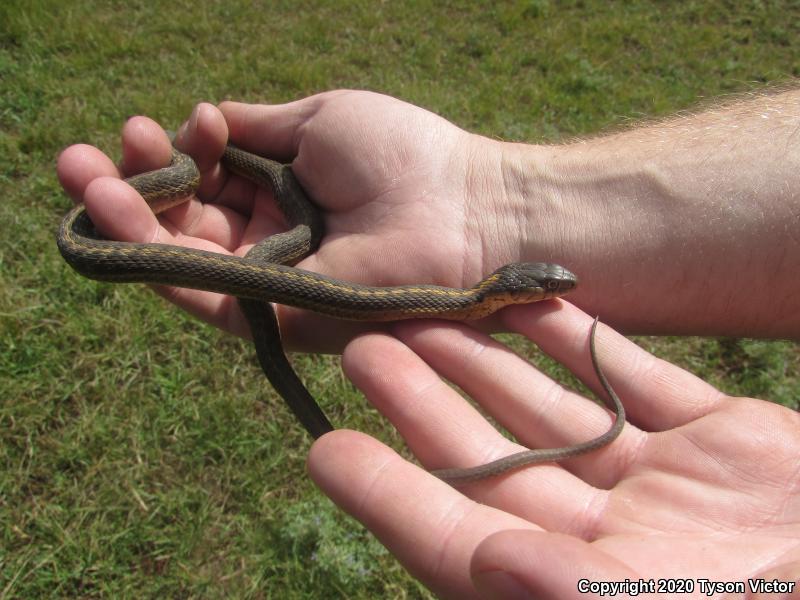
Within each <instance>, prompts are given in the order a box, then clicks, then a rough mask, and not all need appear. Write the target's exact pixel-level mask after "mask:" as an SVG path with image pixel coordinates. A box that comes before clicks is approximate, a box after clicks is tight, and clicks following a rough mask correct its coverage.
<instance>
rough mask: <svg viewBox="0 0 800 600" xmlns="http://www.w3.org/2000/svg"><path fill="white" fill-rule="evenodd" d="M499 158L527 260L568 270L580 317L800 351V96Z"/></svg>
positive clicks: (511, 149)
mask: <svg viewBox="0 0 800 600" xmlns="http://www.w3.org/2000/svg"><path fill="white" fill-rule="evenodd" d="M504 155H505V160H504V165H503V167H504V169H506V170H507V171H511V172H512V173H514V175H513V176H511V177H509V175H508V174H506V176H505V179H506V180H507V181H508V180H514V178H515V177H516V176H517V175H519V177H517V179H516V180H517V181H519V182H521V183H520V184H519V186H518V189H517V191H518V192H519V197H520V198H521V199H522V201H523V202H524V203H525V206H526V207H527V220H528V227H527V233H528V239H527V240H525V241H524V245H523V248H524V250H523V253H524V254H525V256H523V258H525V259H534V258H536V257H540V258H547V259H552V260H557V261H560V262H562V263H563V264H565V265H567V266H569V268H570V269H572V270H573V271H574V272H575V273H577V274H578V276H579V278H580V279H581V285H580V289H579V291H577V292H576V293H575V295H574V296H572V299H573V300H574V301H575V303H576V304H578V305H580V306H581V307H583V308H584V309H586V310H588V311H589V312H591V313H593V314H595V313H596V314H599V315H600V316H601V317H602V318H603V319H604V320H606V321H608V322H610V323H611V324H613V325H616V326H617V327H619V328H620V329H622V330H623V331H627V332H631V333H690V334H711V335H717V334H722V335H746V336H758V337H793V338H800V277H798V273H800V91H794V92H787V93H783V94H779V95H775V96H765V97H759V98H755V99H753V100H749V101H747V102H742V103H739V104H735V105H732V106H727V107H722V108H719V109H717V110H710V111H707V112H704V113H702V114H699V115H694V116H688V117H683V118H678V119H674V120H671V121H668V122H664V123H660V124H657V125H653V126H649V127H645V128H641V129H636V130H632V131H627V132H623V133H620V134H616V135H611V136H608V137H603V138H598V139H590V140H586V141H581V142H578V143H573V144H570V145H566V146H553V147H531V146H520V145H511V146H508V147H507V149H506V151H505V153H504ZM523 173H524V176H523V175H522V174H523ZM512 195H513V194H512Z"/></svg>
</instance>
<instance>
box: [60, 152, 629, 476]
mask: <svg viewBox="0 0 800 600" xmlns="http://www.w3.org/2000/svg"><path fill="white" fill-rule="evenodd" d="M222 164H223V165H224V166H225V167H226V168H227V169H228V170H229V171H231V172H233V173H236V174H239V175H241V176H243V177H245V178H247V179H249V180H251V181H253V182H255V183H256V184H258V185H261V186H266V187H268V188H271V189H272V190H273V192H274V196H275V199H276V200H277V202H278V205H279V208H280V209H281V211H282V212H283V214H284V215H285V217H286V220H287V223H288V224H289V227H290V229H289V231H287V232H285V233H281V234H278V235H274V236H271V237H268V238H266V239H265V240H262V241H261V242H259V243H258V244H256V245H255V246H254V247H253V248H252V249H251V250H250V252H248V253H247V255H246V256H245V257H243V258H241V257H236V256H227V255H222V254H215V253H212V252H206V251H203V250H195V249H191V248H184V247H180V246H171V245H166V244H135V243H128V242H117V241H113V240H107V239H104V238H103V237H102V236H100V235H99V234H98V232H97V231H96V229H95V227H94V225H93V223H92V222H91V220H90V218H89V216H88V214H87V213H86V211H85V210H84V207H83V206H82V205H79V206H76V207H75V208H74V209H73V210H71V211H70V212H69V213H68V214H67V215H66V216H65V217H64V220H63V221H62V223H61V227H60V229H59V232H58V239H57V241H58V248H59V250H60V251H61V254H62V256H63V257H64V259H65V260H66V261H67V262H68V263H69V264H70V265H71V266H72V267H73V268H74V269H75V270H76V271H78V272H79V273H80V274H82V275H84V276H86V277H89V278H92V279H98V280H101V281H114V282H136V283H150V284H166V285H173V286H181V287H188V288H194V289H200V290H208V291H213V292H220V293H226V294H231V295H233V296H236V297H237V299H238V301H239V304H240V306H241V308H242V311H243V312H244V314H245V317H246V318H247V320H248V323H249V325H250V328H251V330H252V334H253V341H254V343H255V346H256V352H257V354H258V359H259V362H260V364H261V368H262V369H263V371H264V374H265V375H266V376H267V378H268V379H269V381H270V382H271V383H272V385H273V386H274V387H275V389H276V390H277V391H278V393H279V394H280V395H281V396H282V397H283V398H284V400H285V401H286V402H287V404H288V405H289V407H290V408H291V410H292V411H293V412H294V414H295V415H296V416H297V418H298V419H299V420H300V422H301V423H302V424H303V426H304V427H305V428H306V430H308V432H309V433H310V434H311V435H312V436H313V437H314V438H317V437H319V436H320V435H322V434H324V433H327V432H328V431H331V430H332V429H333V427H332V426H331V424H330V422H329V421H328V419H327V417H326V416H325V414H324V413H323V412H322V410H321V409H320V408H319V406H318V405H317V403H316V402H315V400H314V398H313V397H312V396H311V394H310V393H309V392H308V391H307V390H306V388H305V386H304V385H303V383H302V382H301V381H300V379H299V378H298V377H297V375H296V374H295V372H294V370H293V369H292V367H291V365H290V363H289V361H288V359H287V358H286V355H285V353H284V351H283V347H282V343H281V339H280V330H279V328H278V322H277V318H276V316H275V311H274V310H273V308H272V306H271V304H270V303H271V302H275V303H278V304H287V305H291V306H296V307H298V308H305V309H308V310H312V311H316V312H319V313H322V314H326V315H330V316H333V317H338V318H342V319H354V320H365V321H390V320H396V319H409V318H426V317H430V318H440V319H458V320H462V319H477V318H480V317H484V316H487V315H489V314H491V313H493V312H495V311H496V310H498V309H500V308H502V307H504V306H508V305H509V304H525V303H529V302H537V301H540V300H545V299H548V298H555V297H559V296H562V295H564V294H565V293H567V292H569V291H570V290H572V289H573V288H574V287H575V286H576V284H577V279H576V277H575V276H574V275H573V274H572V273H570V272H569V271H568V270H567V269H565V268H563V267H561V266H559V265H555V264H549V263H514V264H510V265H506V266H504V267H501V268H500V269H498V270H497V271H495V272H494V273H492V274H491V275H489V276H488V277H486V278H485V279H484V280H483V281H481V282H480V283H478V284H477V285H475V286H473V287H472V288H468V289H455V288H446V287H440V286H435V285H407V286H394V287H369V286H363V285H357V284H353V283H347V282H345V281H339V280H336V279H333V278H330V277H326V276H324V275H319V274H317V273H312V272H309V271H304V270H301V269H297V268H294V267H293V266H292V265H294V264H296V263H297V262H298V261H299V260H300V259H302V258H303V257H305V256H307V255H308V254H310V253H311V252H314V251H315V250H316V249H317V247H318V246H319V244H320V241H321V239H322V235H323V225H322V219H321V217H320V215H319V212H318V211H317V209H316V208H315V207H314V206H313V204H312V203H311V202H310V201H309V200H308V198H307V197H306V195H305V193H304V191H303V189H302V188H301V187H300V184H299V183H298V182H297V180H296V179H295V177H294V174H293V173H292V170H291V168H290V167H289V166H288V165H282V164H280V163H277V162H274V161H271V160H268V159H265V158H262V157H260V156H256V155H254V154H250V153H249V152H245V151H243V150H241V149H239V148H236V147H235V146H233V145H230V144H229V145H228V146H227V147H226V149H225V153H224V155H223V157H222ZM125 181H127V182H128V183H129V184H130V185H131V186H133V187H134V189H136V190H137V191H138V192H139V193H140V194H141V195H142V196H143V197H144V198H145V200H146V201H147V202H148V204H150V206H151V208H152V209H153V212H155V213H159V212H161V211H163V210H166V209H167V208H169V207H171V206H174V205H176V204H179V203H180V202H182V201H184V200H186V199H188V197H189V196H190V195H191V194H192V193H193V192H194V191H195V190H196V188H197V186H198V185H199V181H200V174H199V172H198V170H197V167H196V166H195V164H194V161H192V159H191V158H190V157H188V156H186V155H184V154H181V153H180V152H178V151H177V150H174V149H173V156H172V163H171V164H170V166H168V167H166V168H164V169H159V170H157V171H152V172H149V173H143V174H141V175H136V176H134V177H130V178H128V179H126V180H125ZM596 328H597V321H596V320H595V323H594V325H593V326H592V332H591V344H590V346H591V356H592V362H593V365H594V369H595V371H596V373H597V376H598V378H599V380H600V382H601V385H602V386H603V388H604V390H605V392H606V393H607V394H608V396H609V398H610V400H611V403H612V405H611V407H612V408H613V410H614V412H615V414H616V416H615V420H614V424H613V426H612V427H611V429H609V430H608V431H607V432H606V433H605V434H603V435H601V436H599V437H597V438H595V439H593V440H590V441H588V442H584V443H582V444H576V445H574V446H568V447H564V448H553V449H537V450H526V451H522V452H518V453H516V454H512V455H510V456H506V457H504V458H501V459H499V460H496V461H493V462H490V463H488V464H485V465H480V466H477V467H470V468H465V469H442V470H438V471H433V474H434V475H436V476H438V477H439V478H441V479H443V480H445V481H447V482H450V483H459V482H465V481H474V480H477V479H482V478H485V477H490V476H494V475H498V474H501V473H504V472H506V471H509V470H511V469H516V468H519V467H522V466H524V465H530V464H535V463H542V462H553V461H558V460H562V459H564V458H568V457H571V456H576V455H578V454H584V453H586V452H590V451H592V450H595V449H598V448H600V447H602V446H605V445H606V444H609V443H610V442H612V441H613V440H614V439H615V438H616V437H617V436H618V435H619V433H620V431H621V430H622V427H623V425H624V422H625V412H624V409H623V407H622V404H621V402H620V401H619V398H618V397H617V395H616V394H615V393H614V391H613V389H611V386H610V385H609V383H608V381H607V380H606V377H605V375H604V373H603V371H602V369H601V368H600V365H599V363H598V361H597V355H596V352H595V332H596Z"/></svg>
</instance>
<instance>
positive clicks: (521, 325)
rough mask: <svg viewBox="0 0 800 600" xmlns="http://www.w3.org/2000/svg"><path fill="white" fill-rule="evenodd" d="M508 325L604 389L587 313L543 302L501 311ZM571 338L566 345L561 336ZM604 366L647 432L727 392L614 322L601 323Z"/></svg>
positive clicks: (710, 406)
mask: <svg viewBox="0 0 800 600" xmlns="http://www.w3.org/2000/svg"><path fill="white" fill-rule="evenodd" d="M502 318H503V320H504V322H505V323H506V325H507V326H508V327H509V328H510V329H512V330H514V331H517V332H519V333H521V334H522V335H525V336H527V337H529V338H530V339H531V340H532V341H534V342H535V343H536V344H537V345H538V346H539V347H540V348H541V349H542V350H543V351H544V352H546V353H547V354H549V355H550V356H552V357H553V358H554V359H555V360H557V361H559V362H563V361H566V360H570V357H573V356H575V355H576V354H578V355H580V356H582V358H581V359H580V360H578V361H577V362H575V363H574V368H573V367H570V368H571V369H572V370H573V372H574V373H575V374H576V375H577V376H578V377H579V378H580V379H581V380H582V381H583V382H584V383H586V384H587V385H588V386H589V387H590V388H592V389H593V390H594V392H595V393H596V394H602V393H603V392H602V390H601V389H600V385H599V382H598V380H597V377H596V376H595V375H594V373H593V371H594V369H593V367H592V363H591V359H590V357H589V356H588V354H587V353H586V352H585V351H582V349H583V348H585V333H583V332H585V331H586V330H587V328H588V325H587V324H588V323H589V321H588V320H587V319H588V317H587V316H586V314H585V313H584V312H583V311H581V310H580V309H578V308H577V307H575V306H573V305H572V304H569V303H567V302H563V301H562V302H553V303H551V302H542V303H539V304H538V305H530V306H525V307H523V306H515V307H511V309H510V310H507V311H503V313H502ZM564 339H567V340H571V341H570V343H568V344H564V343H562V340H564ZM596 341H597V354H598V359H599V362H600V365H601V368H602V369H603V371H604V372H605V374H606V376H607V377H608V379H609V381H610V382H611V385H612V387H613V388H614V390H615V391H616V392H617V395H618V396H619V397H620V399H621V400H622V403H623V404H624V405H625V411H626V413H627V416H628V420H629V421H630V422H631V423H634V424H636V425H637V426H638V427H641V428H642V429H644V430H646V431H665V430H668V429H672V428H674V427H677V426H680V425H683V424H685V423H688V422H690V421H693V420H694V419H697V418H698V417H701V416H703V415H706V414H709V413H710V412H712V411H713V410H714V409H715V408H717V407H719V406H720V404H721V403H722V402H724V400H725V398H726V396H725V395H724V394H723V393H722V392H720V391H719V390H717V389H716V388H714V387H713V386H711V385H709V384H708V383H706V382H704V381H703V380H702V379H700V378H698V377H696V376H694V375H692V374H691V373H689V372H688V371H684V370H683V369H681V368H679V367H676V366H675V365H672V364H670V363H668V362H666V361H664V360H661V359H659V358H656V357H654V356H653V355H652V354H650V353H649V352H646V351H645V350H643V349H642V348H640V347H638V346H637V345H636V344H634V343H633V342H631V341H629V340H628V339H626V338H625V337H624V336H622V335H621V334H618V333H617V332H615V331H614V330H613V329H611V328H610V327H606V326H603V325H602V323H601V324H600V325H599V326H598V331H597V340H596Z"/></svg>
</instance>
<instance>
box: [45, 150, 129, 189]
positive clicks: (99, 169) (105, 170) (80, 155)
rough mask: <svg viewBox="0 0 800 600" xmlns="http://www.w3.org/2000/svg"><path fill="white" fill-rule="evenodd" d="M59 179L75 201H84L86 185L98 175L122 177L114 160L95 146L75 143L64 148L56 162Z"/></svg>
mask: <svg viewBox="0 0 800 600" xmlns="http://www.w3.org/2000/svg"><path fill="white" fill-rule="evenodd" d="M56 172H57V174H58V181H59V182H60V183H61V186H62V187H63V188H64V191H66V192H67V194H68V195H69V197H70V198H72V200H73V201H74V202H76V203H77V202H83V196H84V194H85V193H86V187H87V186H88V185H89V183H91V182H92V181H93V180H94V179H97V178H98V177H116V178H119V177H120V173H119V170H118V169H117V167H116V165H115V164H114V162H113V161H112V160H111V159H110V158H109V157H107V156H106V155H105V154H103V153H102V152H101V151H100V150H98V149H97V148H95V147H94V146H89V145H87V144H75V145H73V146H69V147H68V148H66V149H64V151H63V152H62V153H61V154H60V155H59V157H58V162H57V164H56Z"/></svg>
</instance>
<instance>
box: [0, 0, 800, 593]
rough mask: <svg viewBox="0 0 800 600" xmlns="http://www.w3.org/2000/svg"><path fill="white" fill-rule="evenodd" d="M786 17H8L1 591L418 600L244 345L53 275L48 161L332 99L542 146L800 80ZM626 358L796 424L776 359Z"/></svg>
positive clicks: (694, 349) (686, 347) (329, 390)
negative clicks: (255, 109)
mask: <svg viewBox="0 0 800 600" xmlns="http://www.w3.org/2000/svg"><path fill="white" fill-rule="evenodd" d="M798 23H800V7H798V5H797V3H795V2H789V1H786V2H767V1H753V2H743V3H742V2H739V3H732V2H691V1H687V2H682V3H658V2H643V1H635V2H611V3H607V2H599V1H596V0H583V1H574V2H559V3H556V2H548V1H547V0H531V1H529V2H504V3H499V4H494V5H493V6H491V7H490V8H481V7H479V6H478V3H470V2H449V3H438V2H422V1H419V2H408V3H378V2H365V1H360V2H359V1H356V2H347V3H343V2H325V1H319V2H302V1H300V0H293V1H292V2H273V3H270V4H269V6H268V7H259V6H256V3H252V2H244V1H238V0H228V1H226V2H204V3H196V2H188V1H185V0H171V1H170V2H141V1H136V0H132V1H129V2H125V3H118V2H110V1H109V2H100V1H97V2H89V1H86V0H76V1H73V2H63V1H61V2H56V1H47V0H34V1H31V2H25V3H22V2H14V1H13V0H12V1H11V2H4V3H2V5H1V6H0V81H2V87H1V88H0V193H1V194H2V195H1V197H2V199H3V201H2V203H0V224H1V226H2V231H3V232H4V235H3V236H2V238H0V277H2V282H3V285H2V287H0V390H2V391H0V394H2V398H0V436H2V443H0V535H1V536H2V537H0V598H5V597H9V598H11V597H19V598H22V597H24V598H32V597H82V598H93V597H108V596H114V597H117V596H120V597H154V596H155V597H179V598H193V597H211V598H215V597H250V598H261V597H270V596H279V597H282V598H301V597H316V596H326V597H353V598H371V597H392V598H395V597H397V598H402V597H427V596H429V594H428V592H427V591H425V590H424V589H423V588H422V587H421V586H420V585H419V584H418V583H416V582H415V581H414V580H413V579H411V578H410V577H409V576H408V575H407V574H405V573H404V571H403V570H402V568H401V567H400V566H399V565H398V564H397V563H396V562H395V561H394V559H393V558H392V557H391V556H389V555H388V554H387V553H386V552H385V551H384V550H383V549H382V548H381V547H380V546H379V545H378V544H377V543H376V542H375V541H374V540H373V539H372V538H371V537H370V536H369V535H368V534H366V533H365V532H364V530H363V529H362V528H360V527H359V526H358V525H357V524H356V523H354V522H353V521H351V520H349V519H348V518H346V517H345V516H343V515H342V514H341V513H339V512H338V511H337V510H336V509H335V508H334V507H333V506H332V505H331V504H330V502H328V501H327V500H326V499H324V498H323V497H321V495H320V494H319V493H318V492H317V491H316V490H315V488H314V487H313V485H312V484H311V483H310V482H309V481H308V480H307V477H306V476H305V472H304V458H305V453H306V450H307V448H308V440H307V439H306V436H305V434H304V433H303V432H302V431H301V430H300V429H299V427H298V426H297V425H296V424H295V423H294V422H293V421H292V419H291V418H290V417H289V415H288V414H287V412H286V410H284V408H283V406H282V404H281V402H280V401H279V400H278V399H277V398H275V397H274V395H272V393H271V390H269V389H268V386H267V385H266V384H265V382H264V381H263V379H262V377H261V375H260V373H259V371H258V369H257V367H256V363H255V360H254V357H253V352H252V350H251V348H250V347H249V345H248V344H246V343H244V342H242V341H240V340H237V339H233V338H230V337H227V336H225V335H223V334H221V333H219V332H217V331H215V330H213V329H212V328H210V327H208V326H204V325H202V324H200V323H198V322H196V321H194V320H192V319H191V318H189V317H187V316H185V315H183V314H180V313H179V312H178V311H176V310H173V309H172V308H171V307H169V306H167V305H166V304H165V303H164V302H163V301H161V300H160V299H158V298H156V297H155V296H154V295H153V294H151V293H149V292H148V291H147V290H145V289H143V288H140V287H137V286H112V285H105V284H99V283H95V282H91V281H88V280H85V279H82V278H79V277H77V276H76V275H75V274H74V273H73V272H72V271H71V270H70V269H69V268H68V267H67V266H66V265H65V264H64V263H63V261H62V260H61V258H60V256H59V255H58V252H57V250H56V247H55V243H54V232H55V229H56V226H57V223H58V221H59V220H60V217H61V216H62V214H63V213H64V212H65V210H66V209H67V207H68V205H69V202H68V201H67V200H66V198H65V197H64V196H63V195H62V194H61V192H60V190H59V186H58V184H57V182H56V179H55V176H54V160H55V158H56V156H57V154H58V152H59V150H60V149H61V148H62V147H64V146H66V145H67V144H70V143H75V142H79V141H85V142H90V143H93V144H95V145H99V146H100V147H101V148H103V149H104V150H106V151H108V152H110V153H111V154H112V155H114V156H118V154H117V135H118V131H119V129H120V127H121V125H122V123H123V122H124V120H125V118H126V117H127V116H130V115H134V114H147V115H150V116H152V117H154V118H156V119H158V120H160V121H161V122H162V123H164V124H167V125H174V124H175V123H178V122H179V121H180V120H181V119H182V118H184V117H185V116H186V115H187V114H188V112H189V111H190V109H191V107H192V106H193V105H194V103H196V102H197V101H199V100H209V101H214V102H215V101H219V100H222V99H224V98H236V99H243V100H248V101H269V102H279V101H285V100H289V99H293V98H296V97H300V96H303V95H307V94H311V93H314V92H317V91H321V90H325V89H330V88H336V87H356V88H367V89H373V90H378V91H382V92H386V93H388V94H392V95H395V96H398V97H401V98H403V99H406V100H408V101H410V102H413V103H416V104H419V105H422V106H424V107H426V108H429V109H431V110H434V111H436V112H437V113H439V114H441V115H443V116H445V117H447V118H449V119H451V120H452V121H454V122H456V123H457V124H459V125H460V126H462V127H465V128H467V129H470V130H473V131H477V132H481V133H484V134H486V135H489V136H492V137H496V138H502V139H515V140H528V141H537V140H548V141H558V140H561V139H565V138H569V137H572V136H576V135H585V134H591V133H595V132H598V131H600V130H602V129H603V128H607V127H609V126H615V125H619V124H621V123H625V122H627V121H630V120H636V119H639V118H643V117H653V116H659V115H664V114H668V113H671V112H674V111H677V110H682V109H686V108H688V107H691V106H692V105H693V104H694V103H696V102H697V101H698V100H701V99H703V98H709V97H713V96H717V95H719V94H727V93H732V92H739V91H747V90H751V89H754V88H758V87H759V85H761V84H765V83H773V82H780V81H785V80H787V79H789V78H792V77H798V76H800V56H799V55H798V53H797V50H796V44H795V41H796V40H797V39H798V34H800V26H798ZM638 341H639V342H640V343H641V344H642V345H644V346H645V347H646V348H647V349H648V350H651V351H653V352H655V353H656V354H658V355H660V356H663V357H665V358H668V359H669V360H672V361H674V362H676V363H678V364H681V365H683V366H685V367H687V368H689V369H690V370H692V371H693V372H695V373H697V374H698V375H700V376H701V377H703V378H705V379H707V380H709V381H710V382H711V383H713V384H715V385H718V386H719V387H721V388H722V389H724V390H725V391H726V392H728V393H733V394H741V395H752V396H756V397H762V398H767V399H771V400H775V401H780V402H782V403H784V404H786V405H788V406H795V407H797V398H798V396H800V394H799V393H798V392H800V374H798V363H799V362H800V352H799V351H798V347H797V346H796V345H794V344H791V343H788V342H764V341H753V340H715V339H694V338H689V339H657V338H638ZM537 361H538V362H539V363H540V364H543V365H544V368H545V369H546V370H548V372H550V373H553V374H554V375H556V376H558V377H559V378H562V379H563V378H564V377H565V376H566V374H565V373H564V372H563V369H560V368H559V367H557V366H556V365H553V364H552V363H550V362H548V361H546V360H542V359H541V358H540V357H537ZM297 362H298V365H299V369H300V371H301V375H302V377H303V378H304V379H305V380H306V381H308V382H311V384H312V387H313V389H312V392H313V393H314V394H315V395H316V396H317V397H322V398H325V409H326V411H327V412H328V413H329V414H330V415H331V417H332V419H334V421H335V422H336V423H339V424H342V425H344V424H346V425H347V426H348V427H352V428H356V429H360V430H363V431H367V432H369V433H371V434H373V435H376V436H378V437H380V438H381V439H383V440H386V441H388V442H390V443H392V444H393V445H395V447H399V446H400V444H399V440H397V438H396V436H395V435H394V434H393V433H392V431H391V430H390V429H389V428H388V427H387V426H386V425H385V424H383V423H382V421H381V420H380V418H379V417H378V415H377V414H376V413H375V412H374V411H372V410H371V409H369V408H367V407H366V403H365V401H364V400H363V399H362V398H361V397H360V396H358V395H357V394H356V393H355V392H354V391H353V390H352V389H351V387H350V386H349V385H348V384H347V382H346V381H344V379H343V377H342V375H341V373H340V371H339V370H338V361H337V359H335V358H332V357H298V361H297ZM221 365H224V368H223V367H221Z"/></svg>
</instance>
